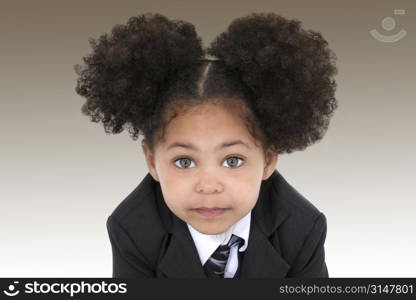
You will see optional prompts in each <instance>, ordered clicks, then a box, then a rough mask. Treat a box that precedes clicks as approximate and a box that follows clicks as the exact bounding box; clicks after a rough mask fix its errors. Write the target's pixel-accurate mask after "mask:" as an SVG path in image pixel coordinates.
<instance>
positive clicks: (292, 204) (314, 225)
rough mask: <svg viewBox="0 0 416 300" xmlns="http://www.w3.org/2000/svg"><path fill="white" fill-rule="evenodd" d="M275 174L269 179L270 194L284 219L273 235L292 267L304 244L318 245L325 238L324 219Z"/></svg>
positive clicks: (308, 202) (312, 205) (281, 177)
mask: <svg viewBox="0 0 416 300" xmlns="http://www.w3.org/2000/svg"><path fill="white" fill-rule="evenodd" d="M276 175H277V176H275V178H274V179H273V189H274V192H273V193H274V194H275V195H276V197H277V200H278V201H280V202H281V204H282V206H284V207H285V209H286V210H287V217H286V218H285V219H284V221H283V222H282V223H281V224H280V226H279V227H278V229H277V231H276V234H277V235H278V236H279V240H280V249H281V252H282V255H283V256H284V257H285V259H286V260H287V262H288V263H289V264H290V265H294V264H295V262H296V260H297V259H298V258H299V253H300V252H301V250H302V249H304V248H305V247H308V243H313V242H316V243H318V242H319V241H320V240H322V239H323V240H324V239H325V236H326V226H327V225H326V221H327V220H326V216H325V215H324V214H323V213H322V212H321V211H320V210H319V209H318V208H317V207H316V206H315V205H314V204H312V202H311V201H310V200H308V199H307V198H306V197H305V196H303V195H302V194H301V193H300V192H299V191H298V190H297V189H295V188H294V187H293V186H292V185H291V184H290V183H289V182H288V181H287V180H286V179H285V178H283V176H282V175H281V174H280V173H277V174H276ZM275 200H276V199H275ZM321 242H323V241H321ZM311 250H312V249H311Z"/></svg>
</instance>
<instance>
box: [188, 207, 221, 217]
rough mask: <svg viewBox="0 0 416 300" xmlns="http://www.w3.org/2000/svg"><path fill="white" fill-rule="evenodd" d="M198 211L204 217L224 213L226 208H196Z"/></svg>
mask: <svg viewBox="0 0 416 300" xmlns="http://www.w3.org/2000/svg"><path fill="white" fill-rule="evenodd" d="M195 210H196V211H197V212H198V213H200V214H201V215H203V216H206V217H216V216H219V215H221V214H223V213H224V211H226V210H227V208H196V209H195Z"/></svg>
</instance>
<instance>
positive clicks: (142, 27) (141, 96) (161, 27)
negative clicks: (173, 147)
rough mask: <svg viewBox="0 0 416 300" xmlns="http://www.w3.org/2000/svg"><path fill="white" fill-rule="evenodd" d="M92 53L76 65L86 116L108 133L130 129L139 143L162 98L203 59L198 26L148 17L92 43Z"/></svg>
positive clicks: (117, 29) (131, 20)
mask: <svg viewBox="0 0 416 300" xmlns="http://www.w3.org/2000/svg"><path fill="white" fill-rule="evenodd" d="M89 42H90V45H91V46H92V48H93V51H92V53H91V54H89V55H87V56H85V57H84V58H83V61H84V63H85V64H84V65H79V64H77V65H75V72H76V73H77V74H78V75H79V78H78V79H77V86H76V89H75V90H76V92H77V93H78V94H79V95H81V96H83V97H85V98H86V99H87V101H86V102H85V103H84V105H83V106H82V112H83V113H84V114H85V115H88V116H90V117H91V121H94V122H99V121H102V122H103V124H104V128H105V131H106V133H119V132H121V131H123V129H124V127H126V126H128V127H129V131H130V133H131V134H132V137H133V138H134V139H137V137H138V134H139V133H140V131H142V130H143V129H144V127H145V126H146V123H148V121H149V117H150V116H152V115H153V114H154V112H155V109H156V107H158V106H160V105H161V103H160V102H161V101H162V100H161V97H160V96H161V95H162V94H163V92H164V91H166V90H167V89H168V88H169V86H170V84H171V82H172V81H173V80H174V79H175V76H176V74H177V72H178V71H180V70H183V69H186V68H188V67H189V66H191V65H192V64H194V63H195V62H196V61H198V60H199V59H201V58H202V57H203V55H204V51H203V50H202V46H201V39H200V38H199V37H198V36H197V34H196V33H195V28H194V26H193V25H192V24H190V23H187V22H183V21H175V20H169V19H168V18H166V17H165V16H163V15H160V14H157V13H156V14H153V13H146V14H142V15H138V16H135V17H131V18H130V19H129V20H128V22H127V25H120V24H117V25H115V26H114V27H113V29H112V32H111V35H108V34H103V35H102V36H100V37H99V39H98V40H96V39H93V38H91V39H90V40H89Z"/></svg>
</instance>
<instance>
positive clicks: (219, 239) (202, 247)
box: [186, 211, 251, 265]
mask: <svg viewBox="0 0 416 300" xmlns="http://www.w3.org/2000/svg"><path fill="white" fill-rule="evenodd" d="M250 221H251V211H250V212H249V213H248V214H247V215H245V216H244V217H243V218H241V219H240V220H238V221H237V222H236V223H234V224H233V225H232V226H231V227H230V228H229V229H228V230H227V231H225V232H223V233H220V234H204V233H201V232H199V231H197V230H196V229H195V228H193V227H192V226H191V225H189V224H188V223H186V225H187V226H188V229H189V232H190V233H191V236H192V239H193V240H194V243H195V246H196V249H197V250H198V254H199V258H200V259H201V263H202V265H204V264H205V262H206V261H207V260H208V258H209V257H210V256H211V255H212V253H214V251H215V250H216V249H217V248H218V246H219V245H224V244H226V243H227V242H228V240H229V239H230V237H231V234H234V235H237V236H239V237H241V238H242V239H243V240H244V245H243V246H242V247H241V248H240V249H239V250H240V251H245V250H246V248H247V245H248V236H249V233H250V223H251V222H250Z"/></svg>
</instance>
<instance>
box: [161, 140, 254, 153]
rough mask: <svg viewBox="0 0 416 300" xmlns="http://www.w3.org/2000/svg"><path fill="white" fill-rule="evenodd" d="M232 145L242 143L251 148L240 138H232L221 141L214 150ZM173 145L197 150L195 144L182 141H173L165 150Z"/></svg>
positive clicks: (173, 146)
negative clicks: (231, 139)
mask: <svg viewBox="0 0 416 300" xmlns="http://www.w3.org/2000/svg"><path fill="white" fill-rule="evenodd" d="M234 145H243V146H245V147H247V148H248V149H251V147H250V146H249V145H248V144H246V143H244V142H243V141H242V140H233V141H226V142H224V143H222V144H221V145H219V146H218V147H217V148H216V149H215V150H216V151H218V150H220V149H223V148H226V147H231V146H234ZM175 147H181V148H186V149H190V150H194V151H199V149H198V148H197V147H196V146H195V145H193V144H191V143H184V142H173V143H171V144H170V145H169V146H168V147H167V148H166V151H167V150H169V149H172V148H175Z"/></svg>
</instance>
